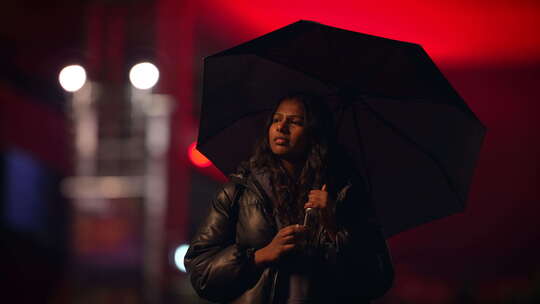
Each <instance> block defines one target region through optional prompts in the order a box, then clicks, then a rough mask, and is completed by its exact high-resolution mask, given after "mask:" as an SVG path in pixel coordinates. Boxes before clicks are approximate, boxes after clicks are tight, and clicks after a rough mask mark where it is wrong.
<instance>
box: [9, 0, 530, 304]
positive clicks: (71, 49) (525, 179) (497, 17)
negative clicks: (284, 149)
mask: <svg viewBox="0 0 540 304" xmlns="http://www.w3.org/2000/svg"><path fill="white" fill-rule="evenodd" d="M298 19H308V20H314V21H318V22H321V23H325V24H328V25H333V26H337V27H342V28H345V29H350V30H355V31H359V32H363V33H368V34H373V35H380V36H384V37H387V38H393V39H398V40H405V41H412V42H416V43H419V44H421V45H422V46H423V47H424V48H425V49H426V51H427V52H428V53H429V54H430V55H431V56H432V58H433V60H434V61H435V63H436V64H437V65H438V66H439V67H440V69H441V70H442V71H443V73H444V74H445V75H446V76H447V77H448V79H449V80H450V82H451V83H452V84H453V85H454V87H455V88H456V89H457V91H458V92H459V93H460V94H461V95H462V97H463V98H464V99H465V100H466V101H467V103H468V104H469V106H470V107H471V109H472V110H473V111H474V112H475V113H476V114H477V116H478V117H479V118H480V120H481V121H482V122H483V123H484V124H485V125H486V126H487V128H488V132H487V136H486V138H485V142H484V146H483V148H482V151H481V154H480V158H479V161H478V166H477V169H476V173H475V176H474V180H473V184H472V186H471V192H470V196H469V200H468V208H467V211H466V212H465V213H463V214H458V215H454V216H451V217H448V218H445V219H443V220H439V221H437V222H434V223H431V224H428V225H424V226H422V227H419V228H417V229H413V230H411V231H407V232H405V233H402V234H400V235H398V236H395V237H393V238H392V239H390V240H389V245H390V248H391V251H392V255H393V259H394V263H395V266H396V269H397V279H396V283H395V286H394V288H393V289H392V290H391V291H390V292H389V293H388V294H387V295H386V296H385V297H384V298H383V299H381V300H380V301H381V303H535V302H537V301H539V300H540V263H539V261H538V257H539V256H540V228H539V221H538V219H537V217H538V215H539V214H540V212H539V211H540V206H539V203H540V199H539V193H540V192H539V190H538V186H539V184H540V183H539V172H540V167H539V162H538V160H539V157H538V156H539V155H540V143H539V142H540V141H539V138H540V137H539V135H540V134H539V133H540V132H539V127H540V125H539V122H538V116H539V115H538V114H540V105H539V101H540V93H539V90H538V88H539V87H540V35H538V29H539V28H540V3H539V2H538V1H534V0H517V1H511V0H498V1H484V0H476V1H465V0H459V1H452V2H450V1H443V0H437V1H428V0H422V1H415V2H412V1H394V0H391V1H390V0H388V1H346V0H335V1H321V2H320V3H319V2H314V1H307V0H306V1H304V0H302V1H291V0H290V1H281V0H277V1H247V0H238V1H217V0H216V1H212V0H207V1H194V0H185V1H181V0H178V1H173V0H140V1H136V0H118V1H112V0H109V1H105V0H102V1H97V0H86V1H82V0H79V1H76V0H72V1H67V0H50V1H36V0H22V1H21V0H19V1H3V2H2V4H0V177H1V179H0V182H1V187H0V196H1V197H0V207H1V208H0V220H1V221H0V228H1V229H2V230H1V234H0V236H1V239H0V250H1V252H0V267H1V270H0V280H1V281H0V289H2V293H1V295H0V297H2V296H5V297H6V298H10V297H13V298H14V299H18V300H19V301H20V302H24V301H34V303H108V302H111V303H112V302H115V303H143V302H144V300H142V298H141V293H140V291H139V290H140V289H141V288H144V287H141V285H144V284H141V283H140V282H139V281H137V280H133V279H132V278H129V277H127V276H128V275H123V274H122V273H120V274H118V273H116V272H114V271H112V272H107V271H105V270H104V271H103V273H101V274H100V275H98V276H95V277H92V279H87V278H86V277H85V275H86V273H87V272H85V270H81V269H80V268H78V267H74V259H75V258H74V255H75V253H76V252H78V249H77V248H78V247H77V246H82V245H81V244H79V243H77V242H76V241H75V240H80V239H81V237H80V235H78V233H81V232H80V230H78V229H75V228H74V227H76V224H75V223H74V222H75V220H74V218H73V216H72V214H73V213H72V211H73V210H72V209H73V206H72V205H71V204H70V202H69V200H67V199H66V198H64V196H63V194H62V192H61V191H60V185H61V181H62V179H63V178H64V177H67V176H69V175H71V174H72V173H73V161H72V158H73V157H72V152H71V151H72V143H71V134H72V132H71V130H70V122H69V119H68V117H67V115H66V107H67V102H68V98H67V95H66V93H64V92H63V91H62V90H61V88H60V86H59V84H58V81H57V78H58V72H59V71H60V69H61V68H62V67H63V66H65V65H66V64H71V63H79V64H81V65H83V66H85V68H87V71H88V75H89V78H91V79H93V80H95V81H97V82H100V83H108V84H116V85H118V86H120V87H121V86H122V84H123V83H126V84H127V83H128V80H127V71H128V69H129V67H130V66H131V65H132V64H133V63H135V62H137V61H138V60H141V59H146V60H152V61H154V62H155V63H156V65H157V66H158V67H159V68H160V71H161V78H160V82H159V84H158V87H157V88H156V91H157V92H159V93H161V94H167V95H170V96H172V97H173V98H174V99H175V101H176V103H177V106H176V110H175V112H174V115H173V120H172V123H171V128H172V134H171V138H170V142H171V146H170V149H169V157H168V159H169V165H168V169H169V173H168V177H169V182H168V184H169V192H168V194H169V196H168V207H167V210H168V212H167V217H166V219H165V222H166V224H165V226H166V228H165V231H166V235H165V238H166V248H164V252H163V260H164V262H163V269H164V273H165V275H164V278H163V281H160V282H159V284H160V285H161V286H162V290H163V293H164V294H166V296H165V297H163V300H162V301H163V302H171V303H172V302H177V303H178V302H181V303H184V302H187V301H193V302H196V300H195V297H193V294H192V292H191V293H190V291H189V287H188V286H189V285H188V283H187V281H186V278H187V277H186V276H185V274H183V273H181V272H179V271H178V270H177V269H176V268H175V267H173V265H172V264H171V263H170V261H169V260H168V257H169V256H170V254H171V251H172V250H173V249H174V248H176V246H178V245H179V244H181V243H185V242H188V241H189V237H190V236H191V235H192V233H193V229H194V227H196V225H197V224H198V222H199V221H200V218H201V216H203V214H204V212H205V210H206V208H207V206H208V202H209V199H210V197H211V196H212V192H213V191H214V189H215V188H216V187H217V186H218V184H219V183H220V182H221V181H222V180H223V177H221V176H219V174H217V173H216V172H215V169H212V168H207V169H199V168H197V167H195V166H193V165H192V164H191V163H190V161H189V159H188V155H187V152H186V151H187V147H188V146H189V144H191V143H192V142H193V141H194V140H196V134H197V121H198V109H199V100H200V96H199V93H200V77H201V74H200V73H201V68H202V58H203V57H204V56H207V55H210V54H212V53H215V52H217V51H220V50H222V49H225V48H228V47H231V46H233V45H236V44H239V43H242V42H244V41H246V40H249V39H252V38H254V37H257V36H259V35H261V34H264V33H266V32H268V31H271V30H274V29H277V28H279V27H282V26H284V25H286V24H289V23H292V22H294V21H297V20H298ZM77 227H78V226H77ZM114 227H115V226H114ZM96 233H97V234H96V235H94V238H88V239H85V240H86V243H84V246H90V247H92V246H99V244H101V243H100V242H99V240H101V239H103V238H107V237H110V236H109V235H108V233H109V234H110V233H111V232H110V231H108V230H106V229H105V230H104V231H101V232H96ZM100 233H101V234H100ZM130 233H136V232H130ZM111 263H112V262H111ZM133 273H135V276H136V275H137V273H139V272H137V270H135V271H134V272H133ZM130 274H132V272H130ZM111 277H114V283H110V281H112V280H111V279H110V278H111ZM102 279H103V280H104V282H107V284H100V283H99V282H100V280H102ZM186 286H187V287H186ZM0 301H2V299H1V298H0ZM2 302H3V301H2Z"/></svg>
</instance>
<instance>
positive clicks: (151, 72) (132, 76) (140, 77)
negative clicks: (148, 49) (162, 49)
mask: <svg viewBox="0 0 540 304" xmlns="http://www.w3.org/2000/svg"><path fill="white" fill-rule="evenodd" d="M158 79H159V70H158V69H157V68H156V66H155V65H153V64H151V63H150V62H142V63H138V64H136V65H134V66H133V67H132V68H131V70H130V71H129V80H130V81H131V84H132V85H133V86H134V87H136V88H137V89H141V90H147V89H150V88H152V87H153V86H154V85H156V83H157V82H158Z"/></svg>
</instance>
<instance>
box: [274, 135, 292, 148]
mask: <svg viewBox="0 0 540 304" xmlns="http://www.w3.org/2000/svg"><path fill="white" fill-rule="evenodd" d="M274 143H275V144H276V145H280V146H286V145H288V144H289V139H288V138H285V137H276V138H274Z"/></svg>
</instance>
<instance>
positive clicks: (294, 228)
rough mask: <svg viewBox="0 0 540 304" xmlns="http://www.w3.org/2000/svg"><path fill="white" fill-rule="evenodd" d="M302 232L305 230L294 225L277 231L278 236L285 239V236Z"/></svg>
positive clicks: (300, 226)
mask: <svg viewBox="0 0 540 304" xmlns="http://www.w3.org/2000/svg"><path fill="white" fill-rule="evenodd" d="M304 230H305V228H304V226H302V225H298V224H296V225H290V226H287V227H285V228H282V229H281V230H280V231H279V234H280V235H281V236H282V237H285V236H288V235H294V234H296V233H299V232H303V231H304Z"/></svg>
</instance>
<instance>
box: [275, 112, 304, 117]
mask: <svg viewBox="0 0 540 304" xmlns="http://www.w3.org/2000/svg"><path fill="white" fill-rule="evenodd" d="M274 115H281V116H286V117H292V118H302V119H304V116H303V115H296V114H294V115H285V114H283V113H279V112H276V113H274Z"/></svg>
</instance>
